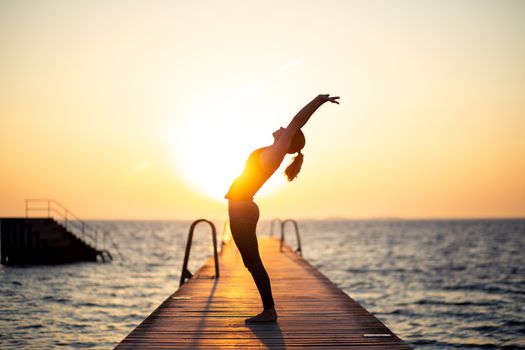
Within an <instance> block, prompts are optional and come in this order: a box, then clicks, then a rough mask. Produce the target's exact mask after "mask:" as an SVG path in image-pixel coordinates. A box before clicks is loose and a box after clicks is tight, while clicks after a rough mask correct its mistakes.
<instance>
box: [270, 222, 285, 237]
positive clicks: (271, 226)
mask: <svg viewBox="0 0 525 350" xmlns="http://www.w3.org/2000/svg"><path fill="white" fill-rule="evenodd" d="M275 223H277V224H281V225H282V224H283V221H282V220H281V219H279V218H275V219H273V220H272V221H271V222H270V237H273V226H274V225H273V224H275Z"/></svg>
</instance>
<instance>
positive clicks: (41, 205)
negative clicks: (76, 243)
mask: <svg viewBox="0 0 525 350" xmlns="http://www.w3.org/2000/svg"><path fill="white" fill-rule="evenodd" d="M25 202H26V218H31V217H33V218H34V217H40V216H39V215H42V214H43V215H44V217H46V218H49V219H53V220H55V221H57V222H58V223H60V224H62V225H63V226H64V227H65V228H66V230H68V231H69V232H71V233H72V234H74V235H75V236H76V237H77V238H79V239H81V240H82V241H83V242H84V243H86V244H88V245H90V246H91V247H93V248H95V249H97V250H101V251H106V252H107V249H106V242H107V241H108V240H109V243H111V245H112V246H113V248H114V249H115V250H116V251H117V253H118V254H119V256H120V257H121V258H123V257H122V254H120V251H119V250H118V247H117V245H116V244H115V242H114V241H113V239H112V238H111V236H110V235H109V234H108V233H107V232H100V231H99V230H98V229H96V228H95V227H93V226H91V225H89V224H88V223H86V222H85V221H83V220H81V219H80V218H79V217H78V216H77V215H75V214H74V213H73V212H72V211H71V210H69V209H67V208H66V207H65V206H64V205H62V204H61V203H59V202H58V201H56V200H54V199H26V200H25ZM100 236H101V237H100ZM107 253H108V254H109V252H107ZM109 255H110V256H111V254H109ZM102 259H103V260H105V258H104V257H102Z"/></svg>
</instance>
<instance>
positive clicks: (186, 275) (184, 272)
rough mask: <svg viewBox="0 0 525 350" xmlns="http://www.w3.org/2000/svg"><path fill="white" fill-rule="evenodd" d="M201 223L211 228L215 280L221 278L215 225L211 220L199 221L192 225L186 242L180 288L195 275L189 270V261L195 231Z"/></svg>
mask: <svg viewBox="0 0 525 350" xmlns="http://www.w3.org/2000/svg"><path fill="white" fill-rule="evenodd" d="M201 222H206V223H208V224H209V225H210V227H211V236H212V240H213V256H214V258H215V278H219V256H218V253H217V231H216V230H215V225H214V224H213V223H212V222H211V221H209V220H206V219H199V220H195V221H194V222H193V223H192V224H191V226H190V230H189V232H188V240H187V241H186V250H185V252H184V262H183V263H182V272H181V275H180V283H179V287H180V286H182V285H183V284H184V283H185V282H186V279H190V278H191V277H193V274H192V273H191V272H190V271H189V270H188V260H189V258H190V250H191V243H192V241H193V231H194V230H195V226H197V225H198V224H199V223H201Z"/></svg>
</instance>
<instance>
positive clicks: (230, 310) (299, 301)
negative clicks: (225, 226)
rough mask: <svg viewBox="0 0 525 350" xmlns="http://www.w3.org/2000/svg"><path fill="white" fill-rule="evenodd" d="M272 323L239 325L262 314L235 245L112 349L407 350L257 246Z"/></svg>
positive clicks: (288, 255) (309, 272)
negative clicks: (217, 265) (270, 295)
mask: <svg viewBox="0 0 525 350" xmlns="http://www.w3.org/2000/svg"><path fill="white" fill-rule="evenodd" d="M259 249H260V252H261V256H262V259H263V261H264V265H265V267H266V269H267V271H268V274H269V275H270V279H271V282H272V291H273V295H274V299H275V304H276V310H277V313H278V315H279V319H278V321H277V323H267V324H245V323H244V319H245V318H248V317H250V316H253V315H255V314H256V313H258V312H260V311H261V310H262V303H261V300H260V297H259V293H258V292H257V288H256V287H255V284H254V282H253V279H252V277H251V275H250V274H249V273H248V271H247V270H246V269H245V268H244V265H243V263H242V259H241V257H240V255H239V252H238V251H237V248H236V247H235V246H234V245H233V244H228V245H226V246H225V248H224V250H223V251H222V252H221V255H220V259H219V261H220V262H219V263H220V273H221V277H220V278H219V279H213V278H210V277H211V276H213V274H214V265H213V259H210V260H208V262H207V263H206V264H205V265H204V266H203V267H202V268H201V269H200V270H199V271H198V272H197V273H195V276H194V277H193V278H192V279H191V280H189V281H188V282H187V283H185V284H184V285H183V286H182V287H181V288H179V290H177V291H176V292H175V293H174V294H173V295H171V296H170V297H169V298H168V299H166V301H164V302H163V303H162V304H161V305H160V306H159V307H158V308H157V309H156V310H155V311H154V312H153V313H152V314H151V315H150V316H149V317H148V318H146V319H145V320H144V321H143V322H142V323H141V324H140V325H139V326H137V328H135V330H133V331H132V332H131V333H130V334H129V335H128V336H127V337H126V338H125V339H124V340H122V342H121V343H120V344H119V345H118V346H117V347H116V349H211V348H220V349H238V348H241V347H242V348H246V349H290V348H308V349H327V348H335V347H337V348H338V349H346V348H352V349H358V348H359V349H370V350H372V349H387V348H388V349H390V350H396V349H411V347H410V346H408V345H407V344H405V343H404V342H403V341H402V340H401V339H399V338H398V337H397V336H396V335H395V334H393V333H392V332H391V331H390V330H389V329H388V328H387V327H386V326H385V325H384V324H383V323H381V322H380V321H379V320H378V319H377V318H375V317H374V316H373V315H371V314H370V313H369V312H368V311H366V310H365V309H364V308H363V307H362V306H361V305H359V304H358V303H357V302H355V301H354V300H353V299H351V298H350V297H349V296H348V295H347V294H345V293H344V292H343V291H342V290H340V289H339V288H337V286H335V285H334V284H333V283H332V282H330V281H329V280H328V279H327V278H326V277H325V276H323V275H322V274H321V273H320V272H319V271H318V270H317V269H315V268H314V267H313V266H312V265H310V264H309V263H308V262H307V261H306V260H304V259H303V258H301V257H300V256H298V255H297V254H295V253H294V252H293V251H292V250H291V249H290V248H289V247H288V246H286V245H285V246H284V249H283V251H282V252H280V251H279V241H278V240H277V239H272V238H264V237H263V238H259Z"/></svg>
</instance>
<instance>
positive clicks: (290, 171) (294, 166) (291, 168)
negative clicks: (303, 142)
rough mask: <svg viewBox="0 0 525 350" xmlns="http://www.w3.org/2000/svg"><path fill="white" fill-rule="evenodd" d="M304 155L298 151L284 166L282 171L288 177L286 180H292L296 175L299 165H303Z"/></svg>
mask: <svg viewBox="0 0 525 350" xmlns="http://www.w3.org/2000/svg"><path fill="white" fill-rule="evenodd" d="M303 158H304V155H303V154H302V153H301V151H299V153H297V155H296V156H295V158H294V159H293V161H292V162H291V163H290V165H288V166H287V167H286V170H285V171H284V173H285V174H286V177H288V181H292V180H293V179H295V178H296V177H297V174H299V172H300V171H301V165H303Z"/></svg>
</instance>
